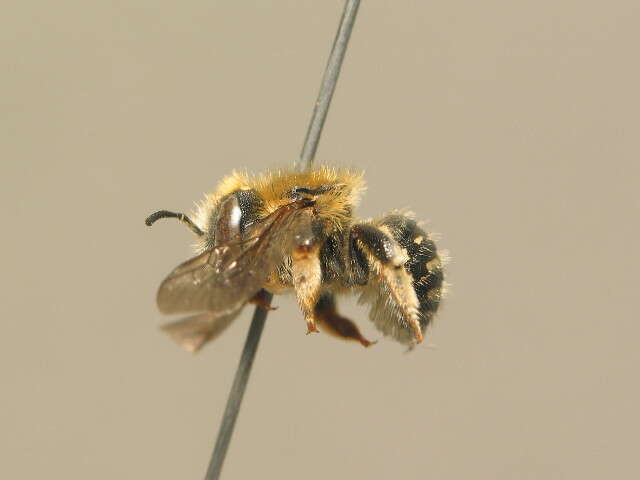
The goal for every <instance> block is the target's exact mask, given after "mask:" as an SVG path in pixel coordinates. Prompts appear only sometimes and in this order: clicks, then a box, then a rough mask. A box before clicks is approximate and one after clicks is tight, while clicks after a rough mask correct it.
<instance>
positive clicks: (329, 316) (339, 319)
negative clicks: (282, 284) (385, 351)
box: [314, 292, 376, 347]
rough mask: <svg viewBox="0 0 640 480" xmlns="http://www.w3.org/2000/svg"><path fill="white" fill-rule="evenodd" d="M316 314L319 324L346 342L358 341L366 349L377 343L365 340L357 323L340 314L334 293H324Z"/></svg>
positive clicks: (319, 299) (316, 306)
mask: <svg viewBox="0 0 640 480" xmlns="http://www.w3.org/2000/svg"><path fill="white" fill-rule="evenodd" d="M314 314H315V318H316V320H317V321H318V323H319V324H320V325H321V326H322V327H323V329H324V330H326V331H327V333H330V334H332V335H334V336H336V337H340V338H343V339H345V340H356V341H358V342H360V343H361V344H362V345H363V346H365V347H369V346H371V345H373V344H375V343H376V342H371V341H369V340H367V339H366V338H364V337H363V336H362V334H361V333H360V330H359V329H358V327H357V326H356V324H355V323H353V322H352V321H351V320H349V319H348V318H346V317H343V316H342V315H340V314H339V313H338V311H337V310H336V302H335V299H334V297H333V294H332V293H329V292H324V293H322V295H320V297H319V298H318V303H316V305H315V308H314Z"/></svg>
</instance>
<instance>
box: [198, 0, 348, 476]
mask: <svg viewBox="0 0 640 480" xmlns="http://www.w3.org/2000/svg"><path fill="white" fill-rule="evenodd" d="M359 6H360V0H346V2H345V6H344V11H343V12H342V18H341V19H340V24H339V26H338V32H337V33H336V38H335V40H334V41H333V47H332V48H331V54H330V55H329V60H328V61H327V66H326V68H325V71H324V75H323V76H322V83H321V85H320V92H319V94H318V99H317V101H316V104H315V106H314V108H313V114H312V116H311V122H309V129H308V130H307V136H306V138H305V140H304V145H303V147H302V153H301V154H300V159H299V160H297V161H295V162H294V167H295V168H296V169H298V170H308V169H310V168H311V166H312V165H313V160H314V158H315V154H316V150H317V149H318V142H319V141H320V134H321V133H322V127H323V126H324V121H325V119H326V118H327V112H328V111H329V105H331V98H332V97H333V92H334V90H335V88H336V83H337V82H338V76H339V75H340V68H341V67H342V61H343V60H344V55H345V52H346V51H347V45H348V44H349V38H350V37H351V31H352V30H353V24H354V23H355V20H356V15H357V14H358V7H359ZM271 298H272V295H271V293H267V295H265V305H266V306H268V305H269V303H271ZM266 318H267V309H266V308H264V307H262V306H258V307H256V310H255V312H254V314H253V319H252V320H251V326H250V327H249V333H248V334H247V339H246V340H245V344H244V348H243V350H242V355H241V356H240V362H239V364H238V370H237V371H236V376H235V378H234V379H233V385H232V386H231V392H230V393H229V398H228V399H227V406H226V407H225V410H224V415H223V416H222V423H221V424H220V430H219V431H218V438H217V440H216V445H215V447H214V450H213V454H212V456H211V461H210V462H209V468H208V469H207V474H206V476H205V480H217V479H218V478H220V472H221V470H222V464H223V463H224V459H225V456H226V454H227V449H228V448H229V442H230V441H231V435H232V434H233V427H234V426H235V423H236V419H237V418H238V412H239V410H240V404H241V403H242V397H243V395H244V391H245V389H246V387H247V381H248V380H249V374H250V373H251V366H252V364H253V359H254V358H255V355H256V351H257V349H258V343H259V342H260V336H261V335H262V330H263V328H264V323H265V320H266Z"/></svg>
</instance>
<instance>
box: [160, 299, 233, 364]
mask: <svg viewBox="0 0 640 480" xmlns="http://www.w3.org/2000/svg"><path fill="white" fill-rule="evenodd" d="M238 313H240V310H238V311H236V312H232V313H230V314H228V315H214V314H213V313H211V312H204V313H198V314H197V315H192V316H190V317H187V318H183V319H180V320H178V321H175V322H171V323H167V324H165V325H163V326H162V327H161V328H162V330H164V331H165V332H166V333H167V334H169V336H170V337H171V338H172V339H173V340H174V341H175V342H176V343H177V344H178V345H180V346H181V347H182V348H184V349H185V350H186V351H187V352H191V353H194V352H197V351H198V350H200V349H201V348H202V346H203V345H204V344H205V343H207V342H210V341H211V340H213V339H214V338H216V337H217V336H219V335H220V334H221V333H222V332H223V331H224V330H226V328H227V327H228V326H229V325H230V324H231V322H232V321H233V320H234V319H235V318H236V317H237V316H238Z"/></svg>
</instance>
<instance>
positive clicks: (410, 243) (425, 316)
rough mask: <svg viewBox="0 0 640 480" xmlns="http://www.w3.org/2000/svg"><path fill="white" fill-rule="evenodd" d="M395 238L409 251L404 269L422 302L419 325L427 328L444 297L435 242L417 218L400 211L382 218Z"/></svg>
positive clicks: (441, 274)
mask: <svg viewBox="0 0 640 480" xmlns="http://www.w3.org/2000/svg"><path fill="white" fill-rule="evenodd" d="M379 225H380V226H386V227H387V228H388V231H389V233H390V234H391V235H392V236H393V238H394V240H395V241H396V242H397V243H398V245H400V247H402V248H403V249H405V250H406V252H407V255H408V257H409V260H408V261H407V263H406V264H405V269H406V270H407V271H408V272H409V273H410V274H411V277H412V278H413V288H414V289H415V292H416V296H417V297H418V300H419V301H420V325H421V327H422V330H423V331H424V330H425V329H426V327H427V325H428V324H429V322H430V321H431V319H432V318H433V316H434V315H435V313H436V311H437V310H438V306H439V305H440V299H441V297H442V288H443V282H444V274H443V272H442V262H441V260H440V257H439V256H438V251H437V249H436V245H435V243H434V242H433V240H431V238H429V234H428V233H426V232H425V231H424V230H422V229H421V228H420V227H419V226H418V224H417V223H416V221H415V220H413V219H412V218H409V217H406V216H404V215H400V214H393V215H388V216H386V217H384V218H383V219H381V220H380V222H379Z"/></svg>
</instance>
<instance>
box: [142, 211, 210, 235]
mask: <svg viewBox="0 0 640 480" xmlns="http://www.w3.org/2000/svg"><path fill="white" fill-rule="evenodd" d="M161 218H177V219H178V220H180V221H181V222H182V223H184V224H185V225H186V226H187V227H189V230H191V231H192V232H193V233H195V234H196V235H198V236H199V237H201V236H202V235H204V232H203V231H202V230H200V227H198V226H197V225H196V224H195V223H193V221H192V220H191V219H190V218H189V217H187V216H186V215H185V214H184V213H175V212H170V211H168V210H160V211H158V212H155V213H152V214H151V215H149V216H148V217H147V218H146V220H145V221H144V223H145V225H147V226H148V227H150V226H151V225H153V224H154V223H155V222H156V221H157V220H160V219H161Z"/></svg>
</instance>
